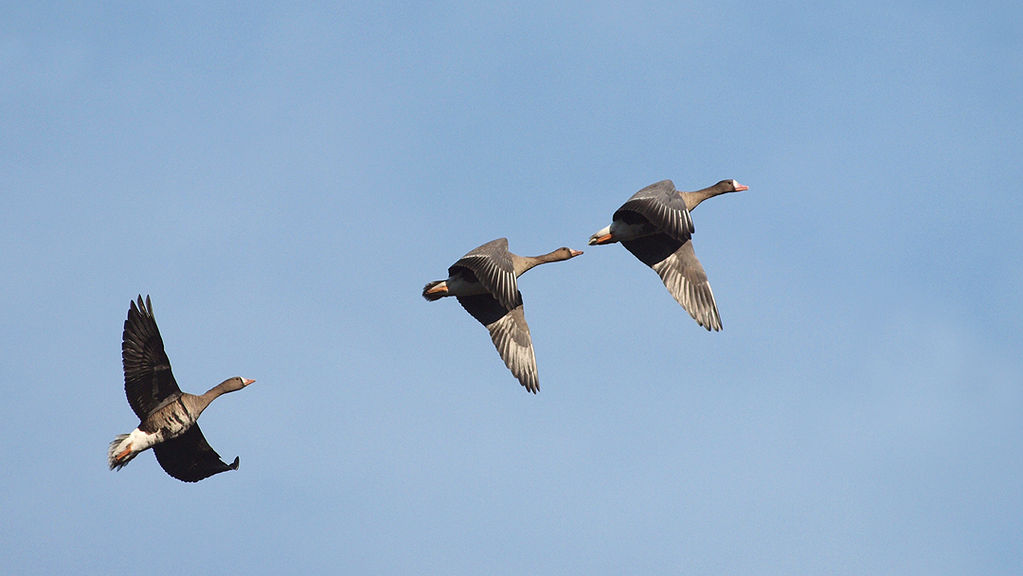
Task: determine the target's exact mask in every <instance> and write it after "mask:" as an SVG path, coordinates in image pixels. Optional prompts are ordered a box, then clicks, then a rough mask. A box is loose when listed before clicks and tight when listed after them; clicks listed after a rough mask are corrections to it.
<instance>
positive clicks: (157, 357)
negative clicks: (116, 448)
mask: <svg viewBox="0 0 1023 576" xmlns="http://www.w3.org/2000/svg"><path fill="white" fill-rule="evenodd" d="M121 361H122V362H123V364H124V393H125V395H126V396H127V397H128V404H129V405H131V409H132V410H134V411H135V415H136V416H138V417H139V420H145V419H146V417H147V416H149V414H151V413H152V412H153V410H155V409H156V408H157V407H158V406H160V405H161V404H162V403H163V402H164V401H165V400H167V398H169V397H171V396H175V395H177V394H180V393H181V389H180V388H178V383H177V382H175V381H174V374H172V373H171V366H170V360H169V359H168V358H167V354H166V353H165V352H164V351H163V338H161V337H160V329H159V328H157V327H156V319H155V318H153V304H152V302H150V300H149V297H148V296H146V301H145V302H143V301H142V296H141V295H140V296H139V297H138V305H137V306H136V304H135V302H132V303H131V308H130V309H129V310H128V319H127V320H125V321H124V333H123V335H122V339H121Z"/></svg>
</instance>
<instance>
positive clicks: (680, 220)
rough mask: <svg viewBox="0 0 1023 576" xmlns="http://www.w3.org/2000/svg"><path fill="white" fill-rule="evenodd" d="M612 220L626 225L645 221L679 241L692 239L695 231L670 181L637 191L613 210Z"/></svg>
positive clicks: (679, 194) (691, 220) (683, 202)
mask: <svg viewBox="0 0 1023 576" xmlns="http://www.w3.org/2000/svg"><path fill="white" fill-rule="evenodd" d="M612 219H613V220H619V221H624V222H627V223H629V224H635V223H638V222H641V221H642V220H646V221H647V222H649V223H650V224H651V225H653V227H654V228H656V229H657V230H659V231H660V232H662V233H663V234H666V235H667V236H669V237H670V238H673V239H675V240H677V241H679V242H683V241H685V240H687V239H689V238H691V237H692V235H693V231H694V230H695V228H694V227H693V218H692V216H690V215H689V210H687V209H686V202H685V199H684V198H682V194H681V193H680V192H679V191H678V190H676V189H675V185H674V184H672V182H671V180H662V181H660V182H657V183H656V184H651V185H649V186H647V187H646V188H643V189H642V190H640V191H639V192H636V193H635V194H633V195H632V197H631V198H629V199H628V200H627V201H626V202H625V204H622V206H621V208H619V209H618V210H616V211H615V213H614V215H613V216H612Z"/></svg>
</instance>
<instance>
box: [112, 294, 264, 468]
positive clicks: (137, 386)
mask: <svg viewBox="0 0 1023 576" xmlns="http://www.w3.org/2000/svg"><path fill="white" fill-rule="evenodd" d="M121 360H122V362H123V364H124V391H125V395H126V396H127V397H128V404H129V405H130V406H131V408H132V410H133V411H134V412H135V414H136V415H137V416H138V417H139V420H140V423H139V425H138V427H137V428H135V429H134V430H132V431H131V433H130V434H119V435H118V436H117V437H116V438H114V441H113V442H111V443H110V448H109V451H108V454H107V460H108V463H109V465H110V469H111V470H114V469H117V470H120V469H121V468H123V467H124V466H125V465H126V464H128V462H130V461H131V460H132V459H133V458H135V456H137V455H138V454H139V453H141V452H143V451H145V450H148V449H149V448H152V449H153V452H154V453H155V454H156V460H157V461H158V462H159V463H160V466H161V467H162V468H163V469H164V470H165V471H166V472H167V473H168V474H170V475H171V476H173V477H174V478H177V479H178V480H183V481H185V482H197V481H199V480H202V479H203V478H207V477H209V476H212V475H214V474H219V473H220V472H225V471H227V470H236V469H237V468H238V458H235V459H234V462H232V463H231V464H227V463H225V462H224V461H223V460H221V459H220V455H218V454H217V453H216V452H215V451H214V450H213V448H211V447H210V445H209V443H208V442H207V441H206V438H205V437H204V436H203V434H202V431H201V430H200V429H199V426H198V425H197V424H196V421H197V420H198V418H199V415H200V414H202V412H203V411H204V410H205V409H206V407H207V406H209V405H210V403H211V402H213V400H215V399H216V398H217V397H219V396H220V395H222V394H226V393H228V392H234V391H235V390H241V389H242V388H244V387H246V386H248V385H249V384H251V383H252V382H254V380H249V379H247V378H241V377H237V376H236V377H234V378H228V379H227V380H224V381H223V382H221V383H220V384H218V385H216V386H214V387H213V388H210V389H209V390H208V391H206V393H204V394H199V395H196V394H189V393H187V392H182V391H181V389H180V388H178V384H177V382H176V381H175V380H174V375H173V374H172V373H171V367H170V360H169V359H168V358H167V354H166V352H164V349H163V339H162V338H161V337H160V330H159V328H157V326H156V319H155V318H154V317H153V305H152V302H150V300H149V297H148V296H147V297H146V300H145V302H143V301H142V296H139V298H138V304H137V305H136V303H135V302H134V301H133V302H131V305H130V308H129V310H128V319H127V320H125V322H124V333H123V336H122V341H121Z"/></svg>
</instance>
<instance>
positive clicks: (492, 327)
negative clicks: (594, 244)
mask: <svg viewBox="0 0 1023 576" xmlns="http://www.w3.org/2000/svg"><path fill="white" fill-rule="evenodd" d="M580 254H582V252H580V251H579V250H572V249H570V248H564V247H562V248H558V249H557V250H554V251H552V252H548V253H547V254H541V255H540V256H519V255H518V254H514V253H512V252H510V251H509V250H508V239H507V238H498V239H497V240H492V241H490V242H487V243H486V244H483V245H482V246H479V247H478V248H475V249H473V250H471V251H469V253H468V254H466V255H465V256H463V257H462V258H461V259H459V260H458V261H457V262H455V263H454V264H452V265H451V267H449V268H448V277H447V279H446V280H435V281H433V282H430V283H428V284H427V285H426V286H425V287H424V288H423V297H424V298H426V299H427V300H429V301H434V300H439V299H441V298H444V297H445V296H454V297H456V298H457V299H458V302H459V304H461V305H462V307H463V308H465V311H466V312H468V313H469V314H470V315H472V317H473V318H475V319H476V320H478V321H479V322H480V323H481V324H483V325H484V326H485V327H486V328H487V330H488V331H489V332H490V339H491V340H492V341H493V343H494V346H495V347H496V348H497V352H498V353H499V354H500V355H501V358H502V359H503V360H504V363H505V365H506V366H507V367H508V369H509V370H511V372H512V374H513V375H514V376H515V378H517V379H518V381H519V383H520V384H522V386H523V387H525V389H526V390H528V391H530V392H532V393H534V394H536V392H537V391H538V390H539V389H540V383H539V378H538V376H537V371H536V357H535V355H534V353H533V341H532V339H531V338H530V336H529V326H528V325H527V324H526V317H525V314H524V312H523V308H522V294H521V293H520V292H519V288H518V282H517V278H518V277H519V276H521V275H522V274H523V273H525V272H526V271H527V270H529V269H531V268H533V267H534V266H537V265H539V264H544V263H547V262H559V261H562V260H568V259H569V258H574V257H576V256H578V255H580Z"/></svg>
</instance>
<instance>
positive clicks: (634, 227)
mask: <svg viewBox="0 0 1023 576" xmlns="http://www.w3.org/2000/svg"><path fill="white" fill-rule="evenodd" d="M743 190H749V186H744V185H742V184H739V183H738V182H736V181H735V180H722V181H720V182H718V183H717V184H714V185H713V186H709V187H707V188H704V189H702V190H697V191H695V192H682V191H679V190H676V189H675V184H673V183H672V181H671V180H662V181H660V182H657V183H655V184H651V185H649V186H647V187H646V188H643V189H642V190H640V191H639V192H636V193H635V194H633V195H632V197H631V198H629V200H628V201H626V202H625V204H622V206H621V208H619V209H618V210H616V211H615V213H614V215H613V216H612V217H611V224H610V225H609V226H605V227H604V228H602V229H601V230H599V231H598V232H597V233H595V234H593V235H592V236H590V241H589V244H590V245H591V246H593V245H597V244H613V243H615V242H621V244H622V246H625V248H626V249H627V250H628V251H629V252H632V254H633V255H634V256H635V257H636V258H639V260H640V261H641V262H643V263H644V264H646V265H647V266H649V267H651V268H653V270H654V272H657V275H658V276H660V277H661V280H662V281H663V282H664V286H665V287H666V288H667V289H668V292H670V293H671V295H672V296H673V297H674V298H675V300H676V301H678V303H679V304H681V305H682V307H683V308H685V310H686V311H687V312H689V315H690V316H692V317H693V319H694V320H696V322H697V324H699V325H700V326H703V327H704V328H706V329H707V330H708V331H710V330H721V315H720V314H718V308H717V303H716V302H714V293H713V292H711V289H710V282H708V281H707V273H706V272H704V271H703V266H702V265H701V264H700V261H699V260H697V259H696V253H695V252H694V251H693V242H692V234H693V231H694V228H693V219H692V217H691V216H690V214H689V213H690V212H691V211H692V210H693V209H695V208H696V207H697V206H699V205H700V202H703V201H704V200H706V199H708V198H712V197H714V196H717V195H719V194H725V193H728V192H741V191H743Z"/></svg>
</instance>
